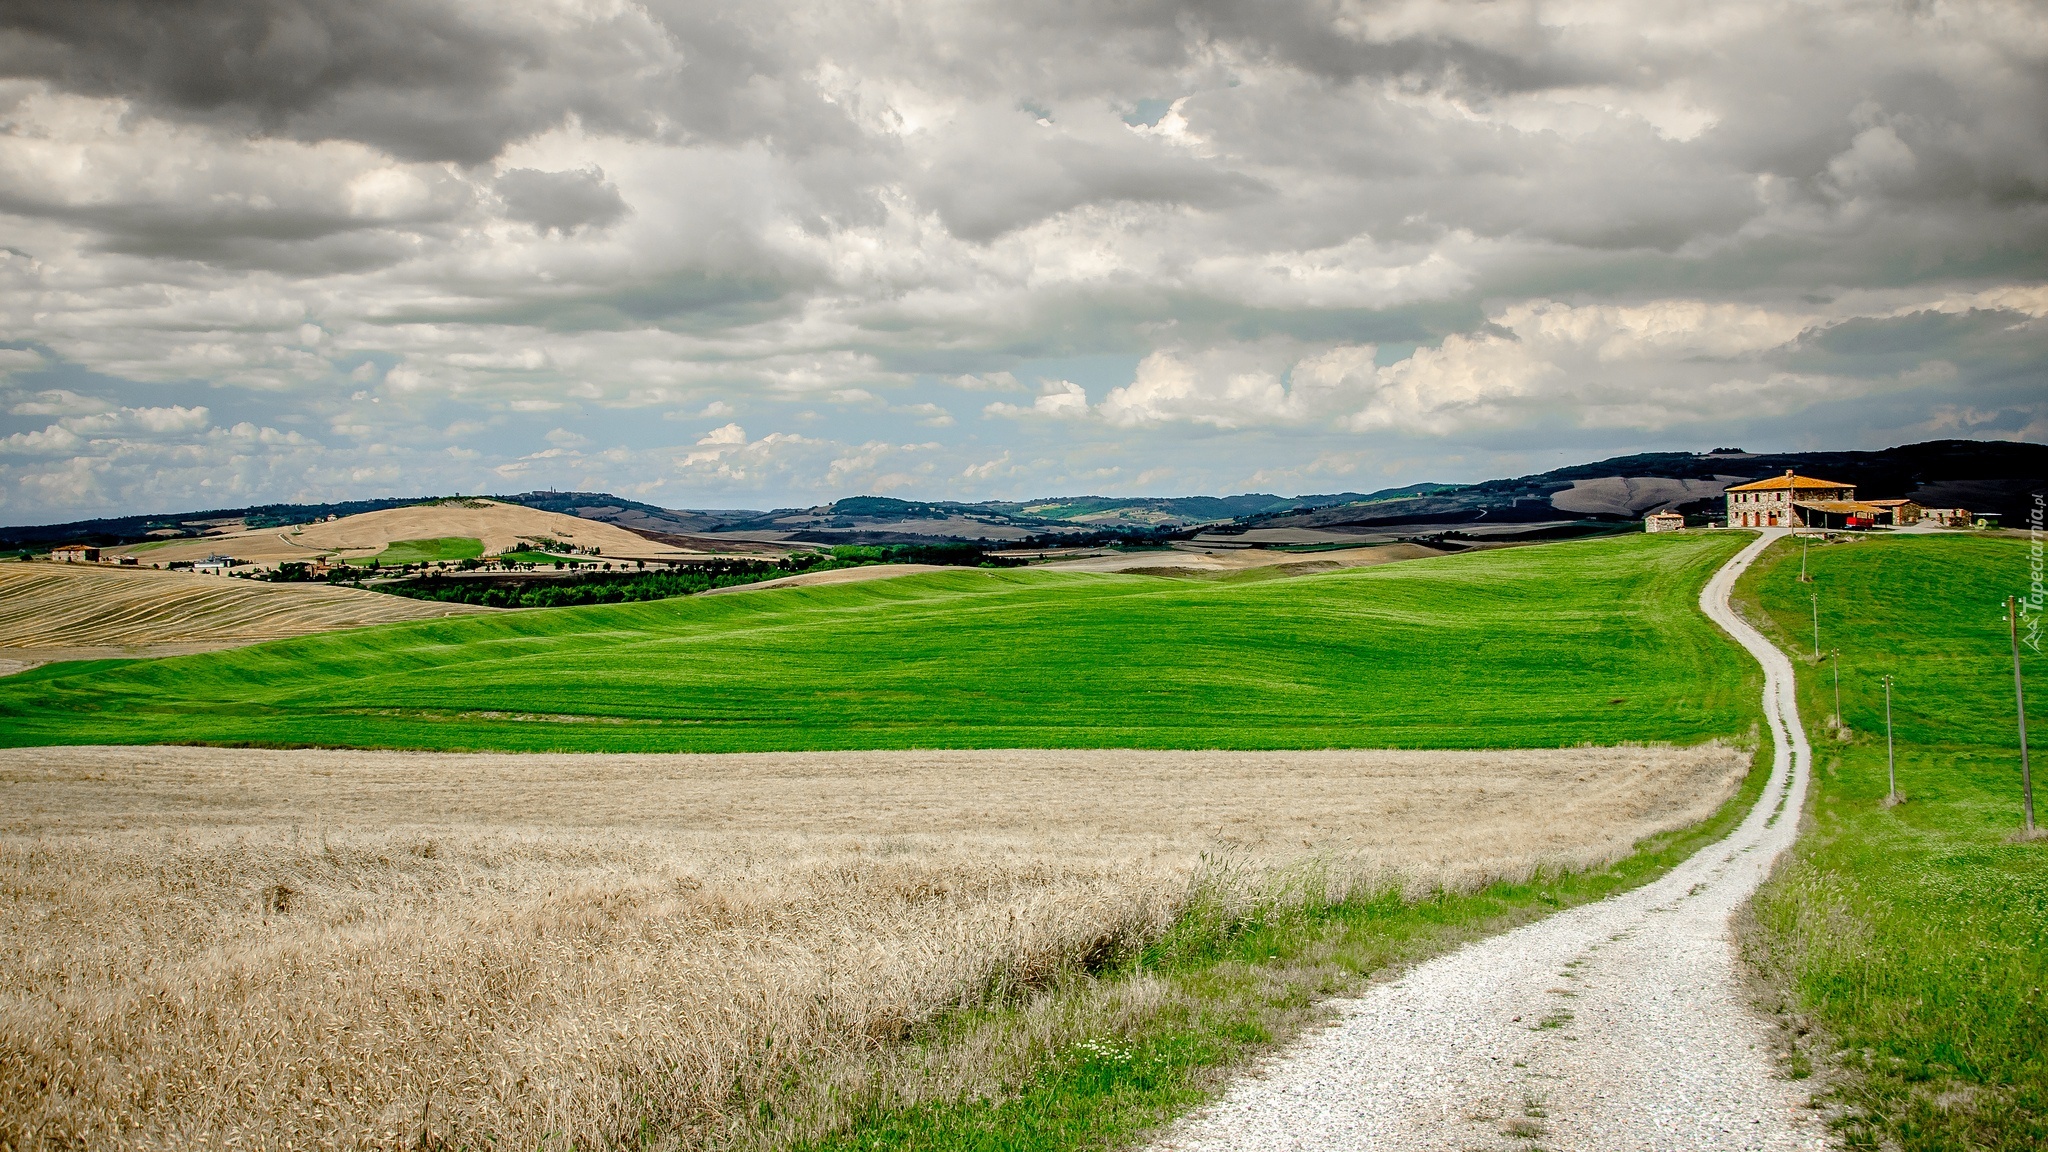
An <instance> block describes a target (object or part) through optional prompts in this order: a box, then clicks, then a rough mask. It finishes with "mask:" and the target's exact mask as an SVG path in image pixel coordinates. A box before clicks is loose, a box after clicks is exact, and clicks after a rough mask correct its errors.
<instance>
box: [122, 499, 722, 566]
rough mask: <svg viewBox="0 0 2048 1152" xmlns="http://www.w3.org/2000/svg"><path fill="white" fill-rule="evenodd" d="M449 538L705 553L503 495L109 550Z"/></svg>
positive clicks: (304, 549)
mask: <svg viewBox="0 0 2048 1152" xmlns="http://www.w3.org/2000/svg"><path fill="white" fill-rule="evenodd" d="M446 536H458V537H468V538H470V539H474V540H481V541H483V546H484V551H485V552H486V553H497V552H503V551H507V550H510V549H514V548H517V547H519V545H520V544H521V542H523V541H531V540H535V539H540V538H546V539H551V540H559V541H561V542H563V543H566V544H571V545H574V546H576V547H578V548H592V547H594V548H597V549H599V550H600V551H601V552H602V553H603V554H604V555H605V556H609V557H614V558H622V559H628V560H631V559H653V558H655V557H665V556H694V555H701V553H695V552H689V551H686V550H684V549H680V548H676V547H674V546H672V545H668V544H661V543H657V542H655V541H653V540H649V539H647V538H646V537H644V536H641V535H639V534H637V533H634V532H629V531H627V530H626V529H624V528H620V527H618V526H617V525H614V524H605V523H602V522H600V521H596V520H585V519H583V518H581V517H579V516H568V515H564V514H562V513H560V512H546V511H543V510H541V509H539V508H528V507H525V506H524V505H520V504H505V503H501V502H499V501H496V500H460V501H444V502H440V503H434V504H415V505H412V506H410V507H406V508H386V509H384V510H382V511H379V512H362V513H358V514H357V515H354V516H345V517H343V518H341V519H339V520H323V521H317V522H315V523H312V524H306V525H302V526H300V527H299V528H298V529H297V530H296V531H295V530H294V529H292V528H255V529H247V530H244V531H240V532H230V533H227V534H225V535H220V536H207V537H203V538H201V539H197V540H176V541H172V542H170V543H165V544H139V545H135V546H133V547H128V548H110V549H108V550H107V551H108V553H109V554H111V555H117V556H118V555H133V556H135V557H136V558H137V559H139V560H141V561H143V562H144V563H148V564H157V563H163V562H167V561H171V560H197V559H200V558H201V557H204V556H209V555H212V554H214V553H216V552H217V553H221V554H223V555H228V556H233V557H236V558H237V559H241V560H249V561H255V562H259V563H275V562H277V561H280V560H313V559H317V558H319V557H323V556H339V557H342V558H344V559H351V560H353V559H365V558H368V557H371V556H375V555H376V554H377V553H379V552H382V551H383V550H384V548H385V546H386V545H389V544H390V543H392V542H393V541H397V540H432V539H436V538H439V537H446Z"/></svg>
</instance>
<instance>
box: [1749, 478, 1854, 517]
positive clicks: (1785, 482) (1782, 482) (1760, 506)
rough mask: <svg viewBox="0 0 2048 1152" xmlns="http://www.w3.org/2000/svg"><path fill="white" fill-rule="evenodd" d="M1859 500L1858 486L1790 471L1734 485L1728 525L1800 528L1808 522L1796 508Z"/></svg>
mask: <svg viewBox="0 0 2048 1152" xmlns="http://www.w3.org/2000/svg"><path fill="white" fill-rule="evenodd" d="M1855 499H1856V486H1855V485H1854V484H1837V483H1836V482H1834V481H1832V480H1816V479H1814V478H1813V477H1811V476H1799V475H1795V474H1794V473H1793V472H1792V471H1790V470H1789V469H1788V470H1787V471H1786V472H1785V474H1784V475H1783V476H1773V477H1771V478H1770V479H1769V480H1758V481H1755V482H1753V483H1749V484H1735V485H1731V486H1730V487H1729V489H1728V526H1729V527H1730V528H1792V527H1797V526H1800V525H1803V524H1804V523H1805V521H1804V520H1802V519H1801V518H1800V509H1799V508H1797V507H1796V505H1799V504H1819V503H1839V502H1853V501H1854V500H1855Z"/></svg>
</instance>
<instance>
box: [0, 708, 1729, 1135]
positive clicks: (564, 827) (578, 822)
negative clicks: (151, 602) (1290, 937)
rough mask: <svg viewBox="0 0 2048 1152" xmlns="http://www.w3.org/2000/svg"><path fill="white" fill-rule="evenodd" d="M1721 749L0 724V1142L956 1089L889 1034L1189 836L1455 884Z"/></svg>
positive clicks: (445, 1131)
mask: <svg viewBox="0 0 2048 1152" xmlns="http://www.w3.org/2000/svg"><path fill="white" fill-rule="evenodd" d="M1748 761H1749V757H1748V754H1747V753H1744V752H1741V751H1739V750H1735V749H1730V748H1727V747H1724V746H1720V745H1708V746H1704V747H1700V748H1692V749H1669V748H1614V749H1600V748H1576V749H1564V750H1549V751H1530V752H1482V753H1472V752H1288V753H1221V752H1108V751H1103V752H887V753H808V754H763V755H735V756H596V755H579V756H514V755H435V754H423V753H375V752H337V751H290V752H276V751H261V750H235V749H198V748H140V749H134V748H128V749H111V748H81V749H21V750H13V751H7V752H4V753H0V886H4V893H5V895H4V901H0V1146H5V1147H10V1148H14V1149H29V1148H56V1147H94V1148H157V1147H172V1146H186V1147H190V1146H205V1147H225V1146H230V1145H232V1146H236V1147H247V1148H287V1147H290V1148H300V1147H341V1148H365V1147H398V1146H406V1147H413V1146H424V1145H423V1144H422V1143H421V1142H422V1141H428V1142H431V1141H452V1142H455V1143H457V1144H460V1145H462V1146H482V1145H483V1144H485V1143H487V1142H494V1146H497V1147H524V1148H535V1147H541V1146H547V1147H559V1146H568V1145H571V1144H573V1145H574V1146H576V1147H584V1148H588V1147H604V1146H613V1145H617V1144H623V1143H634V1144H635V1145H636V1146H639V1145H641V1144H645V1143H647V1142H648V1140H649V1139H650V1137H649V1135H648V1134H650V1133H651V1134H653V1143H654V1144H655V1145H656V1146H667V1147H747V1146H752V1147H761V1146H772V1145H774V1144H775V1143H777V1142H779V1141H784V1140H787V1139H790V1138H792V1133H795V1134H797V1135H801V1134H802V1133H803V1132H804V1131H806V1130H807V1129H806V1127H805V1126H806V1125H809V1129H808V1130H809V1131H816V1130H817V1128H818V1126H820V1125H829V1124H830V1123H831V1122H832V1117H831V1115H830V1113H831V1109H832V1107H833V1105H832V1104H831V1103H830V1101H832V1100H835V1099H840V1098H841V1094H839V1091H838V1087H845V1086H848V1085H857V1084H858V1083H860V1082H862V1080H863V1077H869V1078H872V1077H873V1076H875V1075H878V1074H879V1073H877V1072H876V1069H877V1068H881V1067H883V1066H884V1065H889V1063H890V1061H891V1060H895V1061H896V1065H894V1067H896V1071H894V1072H891V1073H889V1074H890V1075H897V1076H902V1075H906V1074H914V1075H916V1076H924V1077H926V1078H931V1077H938V1078H939V1079H941V1080H943V1081H944V1082H943V1083H933V1084H925V1085H922V1086H920V1085H917V1084H912V1085H910V1086H909V1088H908V1091H909V1092H910V1093H911V1094H913V1095H914V1094H916V1093H919V1092H925V1093H938V1094H944V1093H948V1092H961V1091H974V1090H978V1089H977V1088H976V1085H975V1084H974V1083H973V1081H975V1079H976V1078H977V1077H989V1076H995V1075H996V1074H997V1073H998V1072H999V1071H1001V1069H999V1068H997V1067H996V1065H997V1064H999V1063H1001V1061H1003V1060H1004V1059H1009V1058H1010V1057H1006V1056H1005V1055H1004V1054H1003V1052H1001V1051H998V1050H996V1049H994V1048H991V1049H990V1050H989V1051H987V1052H980V1053H977V1052H968V1053H966V1054H964V1055H961V1054H955V1056H954V1057H952V1058H949V1062H947V1063H945V1064H944V1066H943V1068H940V1069H939V1070H937V1071H933V1070H932V1069H933V1068H934V1067H937V1066H931V1067H924V1066H919V1067H923V1068H924V1070H922V1071H917V1070H915V1069H913V1071H912V1073H905V1072H904V1071H903V1068H904V1067H906V1066H905V1065H903V1062H902V1060H901V1059H900V1058H899V1057H897V1056H892V1055H891V1054H892V1052H895V1053H899V1054H900V1052H901V1051H902V1050H904V1049H905V1048H906V1046H905V1045H902V1044H900V1043H898V1041H900V1040H901V1039H902V1038H903V1037H905V1036H906V1035H908V1034H910V1033H911V1032H912V1031H913V1030H914V1029H915V1028H917V1026H918V1025H919V1024H920V1023H923V1022H926V1021H929V1020H932V1019H934V1018H935V1017H936V1016H937V1015H938V1014H940V1013H944V1012H946V1011H947V1010H948V1009H949V1008H953V1007H958V1006H969V1007H972V1006H975V1005H979V1004H985V1003H990V1002H994V1001H1005V1002H1014V1000H1015V998H1016V997H1018V996H1020V995H1024V996H1025V997H1026V998H1027V999H1028V994H1029V993H1030V992H1031V990H1033V989H1042V988H1045V987H1048V986H1050V985H1052V984H1054V983H1056V982H1058V981H1060V980H1061V979H1063V978H1066V977H1070V976H1072V974H1074V973H1076V972H1080V971H1083V970H1085V969H1086V968H1088V967H1089V966H1090V965H1091V964H1099V963H1100V962H1102V961H1104V960H1106V959H1114V958H1115V957H1117V956H1120V955H1124V954H1128V952H1129V951H1130V950H1131V949H1133V948H1135V947H1137V946H1139V945H1141V944H1143V943H1144V942H1146V941H1148V940H1150V939H1152V938H1154V937H1155V936H1156V935H1157V934H1158V933H1159V932H1161V930H1162V929H1163V928H1164V927H1165V926H1167V925H1168V924H1169V923H1170V922H1171V921H1172V920H1173V918H1174V917H1175V916H1176V915H1177V914H1178V913H1179V911H1180V910H1181V908H1182V905H1183V902H1184V901H1185V900H1186V899H1187V898H1188V896H1189V893H1190V891H1191V882H1192V881H1194V879H1195V878H1196V876H1197V873H1198V870H1199V869H1201V868H1203V867H1204V865H1203V863H1202V862H1203V859H1204V856H1205V854H1206V855H1207V857H1208V859H1209V861H1210V862H1211V865H1212V866H1213V864H1214V862H1215V861H1217V860H1219V859H1220V860H1223V861H1226V862H1228V863H1229V864H1230V865H1231V869H1230V871H1231V874H1232V875H1235V876H1237V877H1239V879H1240V881H1241V883H1240V884H1239V885H1238V886H1237V887H1235V888H1232V889H1231V892H1234V893H1236V895H1235V896H1230V897H1229V898H1233V899H1235V898H1244V899H1252V898H1254V897H1255V896H1256V894H1257V890H1270V883H1269V881H1270V882H1277V881H1276V880H1273V879H1272V878H1278V877H1284V876H1287V875H1290V874H1300V873H1301V872H1302V870H1303V869H1312V870H1314V871H1316V872H1317V873H1318V874H1319V875H1323V876H1326V877H1327V878H1328V879H1329V881H1330V882H1331V883H1332V884H1333V885H1334V886H1335V887H1337V888H1339V889H1342V888H1344V887H1345V886H1347V885H1350V886H1355V885H1370V886H1375V887H1377V886H1383V885H1387V884H1390V883H1397V884H1401V885H1403V886H1406V887H1408V888H1411V889H1416V888H1427V887H1430V886H1434V885H1446V886H1451V887H1457V888H1469V887H1472V886H1476V885H1478V884H1481V883H1483V882H1484V881H1486V880H1489V879H1492V878H1496V877H1502V876H1524V875H1526V874H1528V873H1529V872H1530V870H1531V869H1533V868H1536V867H1538V866H1539V865H1567V866H1588V865H1593V864H1596V863H1599V862H1604V861H1606V860H1609V859H1613V858H1617V857H1619V856H1621V855H1624V854H1626V853H1627V852H1628V850H1629V849H1630V847H1631V846H1632V845H1633V844H1634V843H1636V842H1637V841H1638V840H1640V839H1641V838H1642V837H1644V836H1647V835H1650V834H1652V833H1654V832H1657V831H1660V830H1664V829H1669V828H1673V827H1678V826H1682V825H1685V824H1688V823H1692V822H1694V821H1697V820H1699V819H1702V818H1704V817H1705V816H1706V815H1708V814H1709V813H1710V812H1711V811H1712V810H1713V809H1714V808H1715V807H1716V806H1717V804H1718V803H1719V802H1720V801H1721V800H1723V799H1724V798H1725V797H1726V796H1727V795H1729V794H1730V793H1731V792H1732V790H1733V788H1734V787H1735V786H1736V784H1737V782H1738V780H1739V778H1740V777H1741V775H1742V774H1743V772H1744V771H1745V770H1746V768H1747V765H1748ZM1214 871H1215V870H1214V868H1213V867H1211V870H1210V874H1211V875H1212V876H1213V874H1214ZM1260 877H1265V878H1268V879H1266V880H1261V879H1258V878H1260ZM1262 886H1264V888H1263V889H1262ZM1213 895H1214V892H1213V891H1212V892H1211V896H1212V897H1213ZM1142 991H1143V990H1142V988H1138V989H1136V990H1133V991H1129V992H1127V993H1125V994H1128V995H1141V994H1142ZM1006 998H1007V999H1006ZM1051 1026H1052V1025H1050V1024H1047V1025H1046V1027H1051ZM913 1063H914V1062H913ZM835 1085H837V1086H838V1087H835ZM848 1091H849V1092H850V1091H851V1090H850V1089H849V1090H848ZM806 1101H808V1102H809V1103H805V1102H806ZM820 1101H825V1102H826V1103H819V1102H820ZM769 1115H773V1116H776V1117H778V1119H777V1120H776V1121H775V1122H773V1123H770V1122H768V1121H765V1120H763V1119H762V1117H764V1116H769ZM792 1118H794V1119H792Z"/></svg>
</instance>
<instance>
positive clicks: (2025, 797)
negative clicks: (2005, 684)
mask: <svg viewBox="0 0 2048 1152" xmlns="http://www.w3.org/2000/svg"><path fill="white" fill-rule="evenodd" d="M2005 623H2006V627H2007V631H2008V633H2009V634H2010V635H2011V636H2012V696H2013V700H2014V701H2015V702H2017V703H2018V705H2019V710H2020V807H2021V810H2022V811H2023V812H2024V813H2025V822H2024V828H2025V832H2026V834H2027V835H2028V836H2032V835H2033V834H2034V773H2033V769H2032V768H2031V766H2029V765H2028V763H2027V685H2026V682H2025V681H2024V680H2023V679H2021V677H2020V606H2019V602H2018V601H2017V600H2015V599H2014V598H2013V597H2011V596H2007V597H2006V598H2005Z"/></svg>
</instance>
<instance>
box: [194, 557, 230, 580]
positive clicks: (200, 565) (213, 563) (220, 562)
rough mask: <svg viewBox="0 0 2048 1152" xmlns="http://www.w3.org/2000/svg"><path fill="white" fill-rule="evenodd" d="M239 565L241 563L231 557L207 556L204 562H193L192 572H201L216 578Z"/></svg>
mask: <svg viewBox="0 0 2048 1152" xmlns="http://www.w3.org/2000/svg"><path fill="white" fill-rule="evenodd" d="M239 563H241V561H239V560H237V559H235V558H234V557H233V556H208V557H207V558H206V559H204V560H195V561H193V563H192V570H193V571H194V572H201V573H205V574H207V575H210V576H218V575H220V574H221V573H223V572H226V571H227V570H228V569H230V568H233V567H234V566H235V565H237V564H239Z"/></svg>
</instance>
